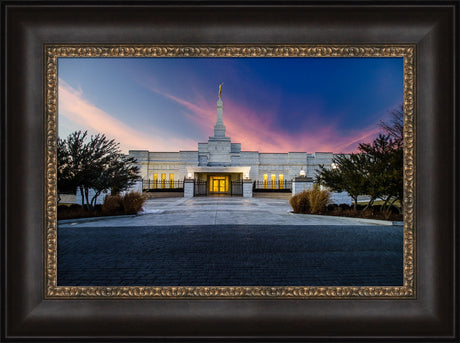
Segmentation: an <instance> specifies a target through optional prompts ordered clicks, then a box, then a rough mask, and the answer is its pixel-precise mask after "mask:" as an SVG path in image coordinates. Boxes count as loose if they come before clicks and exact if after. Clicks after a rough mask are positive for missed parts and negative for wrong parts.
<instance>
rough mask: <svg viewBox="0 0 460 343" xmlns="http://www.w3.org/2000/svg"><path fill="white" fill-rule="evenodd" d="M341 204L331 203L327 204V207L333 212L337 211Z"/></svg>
mask: <svg viewBox="0 0 460 343" xmlns="http://www.w3.org/2000/svg"><path fill="white" fill-rule="evenodd" d="M338 207H339V206H338V205H337V204H329V205H327V206H326V209H327V211H328V212H333V211H335V210H336V209H337V208H338Z"/></svg>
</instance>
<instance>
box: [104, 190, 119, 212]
mask: <svg viewBox="0 0 460 343" xmlns="http://www.w3.org/2000/svg"><path fill="white" fill-rule="evenodd" d="M122 212H123V203H122V199H121V196H119V195H107V196H106V197H105V199H104V203H103V204H102V213H103V214H106V215H114V214H120V213H122Z"/></svg>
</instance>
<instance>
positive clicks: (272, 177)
mask: <svg viewBox="0 0 460 343" xmlns="http://www.w3.org/2000/svg"><path fill="white" fill-rule="evenodd" d="M271 181H272V188H273V189H275V187H276V175H275V174H272V175H271Z"/></svg>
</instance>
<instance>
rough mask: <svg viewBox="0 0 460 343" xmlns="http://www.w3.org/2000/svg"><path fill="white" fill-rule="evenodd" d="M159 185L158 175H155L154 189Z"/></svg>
mask: <svg viewBox="0 0 460 343" xmlns="http://www.w3.org/2000/svg"><path fill="white" fill-rule="evenodd" d="M157 185H158V174H153V188H157Z"/></svg>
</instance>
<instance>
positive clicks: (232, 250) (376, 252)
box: [57, 225, 403, 286]
mask: <svg viewBox="0 0 460 343" xmlns="http://www.w3.org/2000/svg"><path fill="white" fill-rule="evenodd" d="M402 242H403V235H402V227H395V226H337V225H334V226H300V225H289V226H279V225H270V226H247V225H219V226H216V225H209V226H208V225H205V226H203V225H201V226H147V227H144V226H136V227H113V228H110V227H84V228H75V227H64V228H59V229H58V268H57V270H58V285H80V286H88V285H100V286H116V285H130V286H135V285H138V286H148V285H150V286H153V285H155V286H175V285H176V286H179V285H186V286H237V285H245V286H255V285H258V286H295V285H297V286H336V285H338V286H372V285H402V277H403V268H402V266H403V252H402V246H403V244H402Z"/></svg>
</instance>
